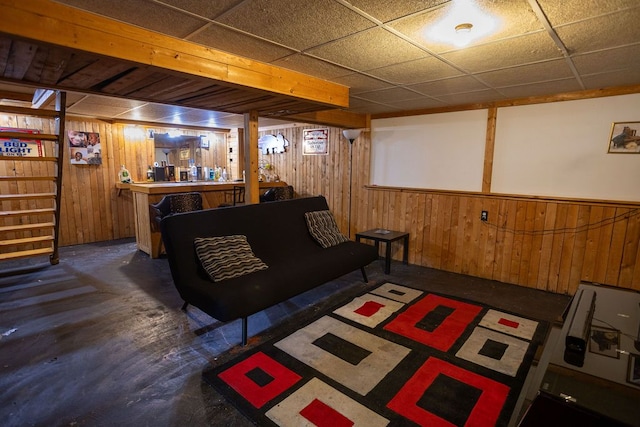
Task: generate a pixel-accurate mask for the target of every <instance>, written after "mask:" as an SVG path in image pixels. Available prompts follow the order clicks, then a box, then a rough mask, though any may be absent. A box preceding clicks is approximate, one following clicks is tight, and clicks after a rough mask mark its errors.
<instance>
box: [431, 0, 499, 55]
mask: <svg viewBox="0 0 640 427" xmlns="http://www.w3.org/2000/svg"><path fill="white" fill-rule="evenodd" d="M497 26H498V20H497V18H494V17H493V16H491V15H488V14H487V13H485V12H484V11H483V10H482V9H480V8H479V7H478V5H476V3H475V1H473V0H452V1H451V6H449V11H448V12H447V14H446V15H445V17H444V18H443V19H442V20H440V21H439V22H437V23H435V24H434V25H432V26H430V27H428V28H427V30H426V35H427V37H428V38H429V39H431V40H434V41H439V42H444V43H448V44H452V45H454V46H457V47H464V46H467V45H468V44H469V43H471V42H472V41H474V40H477V39H480V38H482V37H485V36H487V35H489V34H491V33H492V32H493V31H494V30H495V28H497Z"/></svg>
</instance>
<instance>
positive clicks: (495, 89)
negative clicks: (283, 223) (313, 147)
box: [0, 0, 640, 128]
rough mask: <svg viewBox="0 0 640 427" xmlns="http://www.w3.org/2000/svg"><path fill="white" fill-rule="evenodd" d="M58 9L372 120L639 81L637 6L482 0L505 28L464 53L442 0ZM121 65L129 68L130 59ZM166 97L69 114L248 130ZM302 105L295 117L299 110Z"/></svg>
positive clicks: (270, 118)
mask: <svg viewBox="0 0 640 427" xmlns="http://www.w3.org/2000/svg"><path fill="white" fill-rule="evenodd" d="M57 3H61V4H65V5H68V6H72V7H75V8H78V9H82V10H85V11H88V12H92V13H95V14H99V15H102V16H104V17H108V18H110V19H113V20H117V21H121V22H124V23H127V24H132V25H135V26H138V27H141V28H144V29H148V30H152V31H156V32H159V33H163V34H165V35H169V36H171V37H175V38H178V39H181V40H184V41H187V42H191V43H196V44H199V45H204V46H208V47H212V48H215V49H218V50H222V51H226V52H229V53H232V54H234V55H238V56H241V57H246V58H250V59H253V60H258V61H261V62H264V63H267V64H271V65H274V66H277V67H282V68H286V69H290V70H294V71H298V72H301V73H304V74H308V75H311V76H315V77H318V78H321V79H323V80H327V81H331V82H335V83H338V84H341V85H345V86H348V87H349V88H350V91H349V94H350V96H349V107H348V108H345V110H346V111H349V112H353V113H359V114H372V115H373V117H375V116H376V115H385V114H395V113H401V112H403V111H408V110H422V109H430V108H447V107H454V106H460V105H466V104H472V103H491V102H499V101H504V100H508V99H517V98H526V97H535V96H546V95H553V94H558V93H566V92H575V91H583V90H597V89H605V88H613V87H620V86H633V85H639V84H640V25H638V22H640V2H639V1H638V0H599V1H587V0H563V1H557V0H509V1H505V0H489V1H477V2H476V3H477V4H478V6H479V7H480V8H481V9H482V10H483V11H485V12H486V13H488V14H490V15H493V16H495V17H496V18H497V19H498V21H499V24H498V28H497V30H496V31H495V33H493V34H492V35H490V36H487V37H486V38H484V39H481V40H478V41H476V42H475V43H473V44H472V45H470V46H468V47H466V48H456V47H454V46H452V45H448V44H445V43H442V42H434V41H432V40H429V39H428V38H427V37H426V36H425V31H426V29H427V28H429V27H430V26H431V25H433V24H434V23H435V22H437V21H439V20H440V19H442V18H443V16H444V15H445V14H446V13H447V12H448V10H449V9H450V8H451V6H452V3H451V2H450V1H441V0H403V1H388V0H350V1H346V0H218V1H209V0H135V1H132V0H59V1H58V2H57ZM43 12H44V13H45V14H46V11H43ZM1 31H2V30H1V29H0V33H1ZM7 43H13V44H15V43H19V41H17V40H11V39H4V43H3V46H5V48H4V49H0V59H2V57H3V56H4V57H8V55H9V53H8V52H9V51H11V48H12V47H9V48H7V47H6V45H7ZM3 64H4V65H5V70H4V73H3V75H4V77H5V78H4V80H5V82H4V83H3V85H6V84H7V83H10V84H14V83H29V73H28V67H27V72H26V73H25V74H24V75H23V76H18V75H15V72H14V74H12V75H10V77H11V78H9V79H8V78H7V76H8V71H7V67H6V65H7V61H6V60H5V61H4V62H1V61H0V69H1V67H2V65H3ZM106 64H108V63H107V62H105V61H104V60H103V64H102V66H106ZM77 65H78V68H77V70H76V71H80V70H82V68H83V67H90V66H91V59H90V58H89V59H87V62H86V64H84V65H81V64H77ZM111 67H116V68H114V70H115V69H117V67H122V70H121V72H124V71H125V68H126V67H125V66H124V65H123V64H121V63H113V64H111ZM14 71H15V70H14ZM91 72H92V73H93V74H92V75H98V76H99V74H100V72H99V70H97V69H95V70H92V71H91ZM67 78H69V77H68V76H67ZM3 89H4V86H0V90H3ZM139 93H141V92H139ZM158 93H159V92H157V91H153V90H147V91H146V92H144V93H143V94H140V95H138V96H136V94H135V93H133V94H132V96H131V97H129V99H124V98H111V97H108V96H105V95H106V94H97V93H95V91H93V92H92V93H90V94H86V93H85V94H82V93H74V92H71V94H70V96H69V102H68V104H69V107H68V114H78V115H89V116H101V117H105V118H107V117H108V118H115V119H123V120H124V119H126V120H144V121H152V122H169V123H176V124H193V125H203V126H213V127H222V128H227V127H229V128H230V127H238V126H242V123H243V120H242V115H241V114H238V111H233V108H231V109H229V108H227V110H228V111H227V112H216V111H209V110H208V109H207V108H201V107H200V106H198V108H192V106H189V105H182V106H175V105H168V104H170V102H167V100H166V96H165V97H164V98H163V97H162V96H160V95H158ZM154 101H159V102H154ZM295 107H299V106H294V107H292V111H301V110H295ZM286 108H288V107H287V106H285V107H284V109H283V111H285V110H286ZM311 109H312V108H311ZM311 109H309V110H311ZM286 120H287V117H286V114H282V116H281V117H278V116H277V115H273V114H272V115H268V114H267V115H262V117H261V119H260V125H261V126H268V125H272V124H278V123H283V122H286Z"/></svg>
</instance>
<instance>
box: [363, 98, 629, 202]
mask: <svg viewBox="0 0 640 427" xmlns="http://www.w3.org/2000/svg"><path fill="white" fill-rule="evenodd" d="M486 121H487V110H478V111H468V112H455V113H442V114H433V115H424V116H412V117H400V118H389V119H376V120H372V123H371V127H372V162H371V165H372V171H371V172H372V173H371V176H372V178H371V183H372V184H374V185H386V186H395V187H413V188H428V189H444V190H460V191H480V190H481V189H482V169H483V165H484V145H485V138H486V125H487V123H486ZM633 121H640V94H632V95H622V96H615V97H606V98H596V99H586V100H578V101H565V102H554V103H547V104H536V105H527V106H517V107H505V108H499V109H498V115H497V122H496V141H495V149H494V159H493V177H492V187H491V192H492V193H502V194H519V195H531V196H551V197H554V196H555V197H571V198H585V199H605V200H620V201H640V154H609V153H607V150H608V146H609V137H610V133H611V126H612V123H613V122H633ZM639 130H640V126H639ZM639 133H640V132H639Z"/></svg>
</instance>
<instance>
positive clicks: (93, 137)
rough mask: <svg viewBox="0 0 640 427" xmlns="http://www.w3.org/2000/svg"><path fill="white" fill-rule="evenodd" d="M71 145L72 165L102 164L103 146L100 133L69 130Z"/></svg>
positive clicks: (68, 135)
mask: <svg viewBox="0 0 640 427" xmlns="http://www.w3.org/2000/svg"><path fill="white" fill-rule="evenodd" d="M67 137H68V138H69V147H70V148H71V156H70V158H71V164H72V165H101V164H102V148H101V146H100V134H99V133H96V132H81V131H77V130H70V131H68V132H67Z"/></svg>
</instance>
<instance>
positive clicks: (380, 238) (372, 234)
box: [356, 228, 409, 274]
mask: <svg viewBox="0 0 640 427" xmlns="http://www.w3.org/2000/svg"><path fill="white" fill-rule="evenodd" d="M360 239H369V240H373V241H374V242H375V246H376V250H378V248H379V247H380V242H382V243H385V244H386V245H387V247H386V252H385V253H386V256H385V259H384V272H385V274H389V273H390V272H391V243H392V242H395V241H396V240H400V239H403V240H404V248H403V253H402V262H403V263H405V264H408V263H409V233H405V232H403V231H393V230H384V229H380V228H376V229H375V230H368V231H363V232H360V233H356V242H359V241H360Z"/></svg>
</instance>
